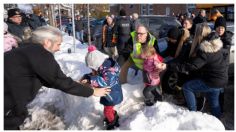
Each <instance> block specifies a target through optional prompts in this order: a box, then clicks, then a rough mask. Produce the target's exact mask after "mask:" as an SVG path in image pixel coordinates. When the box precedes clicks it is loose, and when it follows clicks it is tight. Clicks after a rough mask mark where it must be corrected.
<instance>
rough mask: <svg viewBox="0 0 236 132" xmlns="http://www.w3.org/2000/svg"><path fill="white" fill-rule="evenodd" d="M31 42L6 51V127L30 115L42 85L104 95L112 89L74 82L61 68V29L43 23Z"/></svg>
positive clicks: (82, 93) (86, 93) (66, 91)
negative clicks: (57, 57) (58, 53)
mask: <svg viewBox="0 0 236 132" xmlns="http://www.w3.org/2000/svg"><path fill="white" fill-rule="evenodd" d="M30 42H31V43H30V44H25V45H24V46H23V47H21V48H18V49H15V50H12V51H9V52H6V53H4V129H5V130H9V129H10V130H15V129H19V126H20V125H21V124H22V123H23V121H24V120H25V118H26V116H27V115H28V111H27V107H26V106H27V104H28V103H29V102H31V101H32V100H33V99H34V98H35V96H36V94H37V92H38V90H39V89H40V88H41V87H42V86H46V87H49V88H55V89H59V90H61V91H63V92H65V93H68V94H72V95H76V96H82V97H89V96H91V95H94V96H105V95H106V94H108V93H109V92H110V89H109V88H92V87H88V86H84V85H82V84H79V83H77V82H76V81H73V80H72V79H71V78H70V77H67V76H66V75H65V74H64V73H63V72H62V70H61V69H60V66H59V64H58V63H57V61H56V60H55V58H54V56H53V53H55V52H56V51H59V50H60V45H61V42H62V34H61V32H60V30H59V29H57V28H54V27H51V26H42V27H39V28H37V29H36V30H35V31H34V32H32V36H31V39H30Z"/></svg>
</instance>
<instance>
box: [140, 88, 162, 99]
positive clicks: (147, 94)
mask: <svg viewBox="0 0 236 132" xmlns="http://www.w3.org/2000/svg"><path fill="white" fill-rule="evenodd" d="M143 96H144V98H145V100H148V101H150V102H153V103H155V102H156V101H157V100H159V101H162V90H161V88H160V87H159V86H147V87H145V88H144V89H143Z"/></svg>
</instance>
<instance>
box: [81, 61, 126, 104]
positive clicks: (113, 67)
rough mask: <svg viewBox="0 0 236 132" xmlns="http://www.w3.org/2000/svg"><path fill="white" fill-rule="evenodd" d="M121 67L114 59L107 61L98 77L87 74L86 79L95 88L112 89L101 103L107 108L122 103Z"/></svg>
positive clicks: (101, 67) (100, 69) (102, 98)
mask: <svg viewBox="0 0 236 132" xmlns="http://www.w3.org/2000/svg"><path fill="white" fill-rule="evenodd" d="M119 74H120V66H119V65H118V63H117V62H115V61H114V60H113V59H111V58H108V59H106V60H105V61H104V62H103V64H102V66H100V67H99V69H98V75H96V76H93V75H91V74H86V75H85V76H84V79H88V80H89V82H90V83H91V85H92V86H93V87H99V88H101V87H107V86H109V87H111V92H110V93H109V94H108V95H107V96H105V97H101V99H100V103H101V104H103V105H105V106H114V105H116V104H119V103H121V101H122V100H123V94H122V89H121V84H120V83H119Z"/></svg>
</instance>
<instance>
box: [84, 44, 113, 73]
mask: <svg viewBox="0 0 236 132" xmlns="http://www.w3.org/2000/svg"><path fill="white" fill-rule="evenodd" d="M107 58H109V56H108V55H106V54H104V53H102V52H100V51H98V50H97V49H96V47H95V46H94V45H90V46H89V47H88V53H87V55H86V56H85V62H86V65H87V66H88V67H89V68H91V69H94V70H96V71H97V70H98V68H99V67H100V66H101V65H102V64H103V62H104V61H105V60H106V59H107Z"/></svg>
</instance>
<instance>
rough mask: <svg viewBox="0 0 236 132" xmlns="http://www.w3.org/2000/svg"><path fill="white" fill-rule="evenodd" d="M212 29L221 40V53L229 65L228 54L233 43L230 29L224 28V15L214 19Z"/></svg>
mask: <svg viewBox="0 0 236 132" xmlns="http://www.w3.org/2000/svg"><path fill="white" fill-rule="evenodd" d="M214 29H215V30H216V33H217V34H218V35H219V36H220V39H221V41H222V42H223V49H222V50H223V54H224V58H225V61H226V63H227V65H229V55H230V48H231V46H232V45H233V35H234V33H232V32H231V31H227V29H226V20H225V18H224V17H218V18H217V19H216V21H215V25H214Z"/></svg>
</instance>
